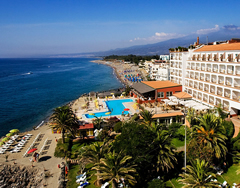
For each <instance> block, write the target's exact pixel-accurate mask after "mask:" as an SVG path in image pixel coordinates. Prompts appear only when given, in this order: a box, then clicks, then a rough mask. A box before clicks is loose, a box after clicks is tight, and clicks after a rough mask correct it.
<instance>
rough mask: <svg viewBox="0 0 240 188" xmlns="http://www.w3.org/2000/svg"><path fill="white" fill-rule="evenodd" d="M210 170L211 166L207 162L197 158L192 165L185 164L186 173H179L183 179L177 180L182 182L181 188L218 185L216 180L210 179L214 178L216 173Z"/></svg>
mask: <svg viewBox="0 0 240 188" xmlns="http://www.w3.org/2000/svg"><path fill="white" fill-rule="evenodd" d="M183 170H185V168H183ZM211 170H212V167H211V166H209V164H208V162H205V160H202V161H200V160H199V159H197V160H196V161H195V162H194V163H192V166H190V165H187V167H186V173H184V174H180V175H179V176H180V177H182V178H183V179H180V180H178V181H179V182H181V183H182V184H184V186H183V188H192V187H199V188H200V187H201V188H202V187H219V184H220V183H219V182H218V180H215V181H212V179H216V174H214V173H212V172H211Z"/></svg>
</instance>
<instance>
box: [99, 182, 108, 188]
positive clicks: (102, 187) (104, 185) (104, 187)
mask: <svg viewBox="0 0 240 188" xmlns="http://www.w3.org/2000/svg"><path fill="white" fill-rule="evenodd" d="M108 185H109V183H108V182H105V183H104V184H102V186H101V188H106V187H107V186H108Z"/></svg>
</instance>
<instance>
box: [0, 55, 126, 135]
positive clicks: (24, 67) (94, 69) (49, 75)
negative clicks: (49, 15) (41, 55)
mask: <svg viewBox="0 0 240 188" xmlns="http://www.w3.org/2000/svg"><path fill="white" fill-rule="evenodd" d="M92 60H96V59H89V58H59V59H54V58H49V59H0V136H3V135H5V134H6V133H8V131H9V130H10V129H15V128H16V129H19V130H21V131H26V130H30V129H32V127H33V126H37V125H38V124H40V123H41V122H42V121H43V120H44V119H45V118H47V117H48V116H49V115H50V114H51V113H52V110H53V109H54V108H56V107H58V106H61V105H64V104H66V103H67V102H70V101H72V100H74V99H76V98H78V97H79V96H80V95H82V94H83V93H88V92H90V91H102V90H108V89H115V88H119V87H122V84H121V83H120V82H119V81H118V80H117V78H116V77H115V76H114V74H113V69H112V68H111V67H108V66H105V65H101V64H96V63H91V62H90V61H92Z"/></svg>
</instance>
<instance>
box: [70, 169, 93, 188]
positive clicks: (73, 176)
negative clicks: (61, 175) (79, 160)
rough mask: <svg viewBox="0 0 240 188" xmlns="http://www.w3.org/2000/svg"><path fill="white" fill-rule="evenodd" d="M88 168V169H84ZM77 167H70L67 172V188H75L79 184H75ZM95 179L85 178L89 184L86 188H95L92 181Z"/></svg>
mask: <svg viewBox="0 0 240 188" xmlns="http://www.w3.org/2000/svg"><path fill="white" fill-rule="evenodd" d="M86 168H88V167H86ZM78 171H79V165H71V166H70V170H69V172H68V183H67V188H77V187H78V186H79V184H77V183H76V176H77V175H79V174H80V173H78ZM90 175H91V174H88V175H87V177H90ZM96 179H97V177H96V176H94V175H93V176H91V178H90V179H89V178H87V181H88V182H89V183H90V184H89V185H88V186H86V188H97V187H96V186H95V185H94V181H95V180H96Z"/></svg>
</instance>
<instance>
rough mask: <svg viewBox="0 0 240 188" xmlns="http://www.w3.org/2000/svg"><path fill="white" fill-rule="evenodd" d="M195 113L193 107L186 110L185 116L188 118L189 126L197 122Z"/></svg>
mask: <svg viewBox="0 0 240 188" xmlns="http://www.w3.org/2000/svg"><path fill="white" fill-rule="evenodd" d="M196 117H197V114H196V111H195V109H193V108H190V109H189V110H188V112H187V116H186V119H187V120H188V122H189V124H190V126H192V125H195V124H196V122H197V118H196Z"/></svg>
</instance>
